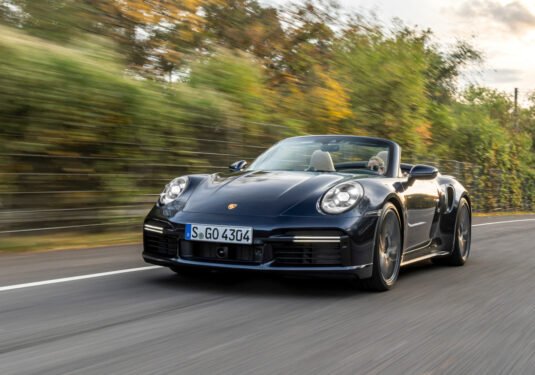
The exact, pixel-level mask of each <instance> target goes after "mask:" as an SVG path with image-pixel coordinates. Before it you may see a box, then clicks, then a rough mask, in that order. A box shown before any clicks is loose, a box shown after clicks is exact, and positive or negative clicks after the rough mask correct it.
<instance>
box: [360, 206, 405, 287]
mask: <svg viewBox="0 0 535 375" xmlns="http://www.w3.org/2000/svg"><path fill="white" fill-rule="evenodd" d="M377 225H378V227H377V231H376V234H375V249H374V254H373V271H372V277H371V278H369V279H366V280H362V281H361V286H362V287H364V288H365V289H368V290H374V291H377V292H384V291H386V290H389V289H390V288H392V287H393V286H394V284H395V283H396V280H397V279H398V276H399V269H400V265H401V251H402V246H403V245H402V235H401V224H400V219H399V214H398V212H397V210H396V207H395V206H394V205H393V204H391V203H387V204H386V205H385V206H384V208H383V211H382V215H381V217H380V219H379V222H378V224H377Z"/></svg>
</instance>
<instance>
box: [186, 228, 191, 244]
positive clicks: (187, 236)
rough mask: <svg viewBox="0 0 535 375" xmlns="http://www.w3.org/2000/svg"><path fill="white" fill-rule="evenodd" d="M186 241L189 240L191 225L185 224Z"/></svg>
mask: <svg viewBox="0 0 535 375" xmlns="http://www.w3.org/2000/svg"><path fill="white" fill-rule="evenodd" d="M186 240H191V224H186Z"/></svg>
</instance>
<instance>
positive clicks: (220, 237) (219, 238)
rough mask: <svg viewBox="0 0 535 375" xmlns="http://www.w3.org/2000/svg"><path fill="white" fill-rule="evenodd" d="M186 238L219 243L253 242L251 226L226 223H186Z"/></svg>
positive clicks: (248, 243)
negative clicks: (236, 225)
mask: <svg viewBox="0 0 535 375" xmlns="http://www.w3.org/2000/svg"><path fill="white" fill-rule="evenodd" d="M185 238H186V240H189V241H205V242H219V243H237V244H247V245H250V244H252V243H253V228H250V227H233V226H228V225H205V224H186V235H185Z"/></svg>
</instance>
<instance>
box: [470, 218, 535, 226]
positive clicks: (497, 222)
mask: <svg viewBox="0 0 535 375" xmlns="http://www.w3.org/2000/svg"><path fill="white" fill-rule="evenodd" d="M525 221H535V219H522V220H507V221H495V222H492V223H482V224H473V225H472V227H483V226H485V225H497V224H509V223H522V222H525Z"/></svg>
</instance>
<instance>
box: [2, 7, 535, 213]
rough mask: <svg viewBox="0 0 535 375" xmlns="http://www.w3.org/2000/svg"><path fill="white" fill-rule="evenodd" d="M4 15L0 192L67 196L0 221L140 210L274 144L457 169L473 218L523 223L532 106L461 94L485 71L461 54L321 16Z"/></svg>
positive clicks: (533, 190)
mask: <svg viewBox="0 0 535 375" xmlns="http://www.w3.org/2000/svg"><path fill="white" fill-rule="evenodd" d="M6 4H7V3H6V2H3V1H1V0H0V22H2V23H3V24H6V25H9V27H7V26H3V27H0V56H2V64H1V65H0V87H1V88H2V89H1V90H0V123H1V129H0V137H1V138H2V142H0V152H1V155H0V166H1V168H2V171H3V173H4V174H3V175H2V183H1V184H0V190H1V191H2V192H3V193H6V192H8V193H9V192H13V193H15V192H17V191H19V192H26V193H28V192H32V191H35V190H39V189H41V190H47V191H77V192H79V193H76V194H74V193H73V194H57V195H32V199H26V198H25V196H24V195H20V194H12V195H10V194H4V195H2V196H1V197H0V198H1V199H2V200H1V201H0V205H1V206H2V207H7V208H12V209H17V208H28V207H30V206H37V207H40V208H43V207H45V208H46V207H65V208H68V207H72V206H73V205H76V206H80V205H89V206H91V205H93V206H98V205H105V204H109V203H113V204H115V205H125V204H134V203H136V204H137V203H140V202H141V203H144V202H152V201H153V200H154V198H155V197H154V196H153V195H154V194H157V193H158V192H159V190H160V189H161V187H162V185H163V184H164V183H165V182H166V181H167V180H169V179H170V178H171V177H173V176H176V175H179V174H183V173H193V172H199V171H207V170H213V169H221V170H223V169H225V167H226V165H227V164H228V163H230V162H232V161H234V160H237V159H244V158H245V159H251V158H252V157H254V156H256V155H258V153H259V152H261V151H262V150H263V149H264V148H265V147H266V146H268V145H270V144H271V143H273V142H274V141H276V140H278V139H280V138H283V137H286V136H291V135H296V134H303V133H347V134H360V135H371V136H381V137H385V138H391V139H394V140H396V141H397V142H399V143H400V144H401V145H402V147H403V155H404V159H405V160H407V159H408V160H412V161H418V160H423V161H425V160H430V161H431V162H437V163H439V162H438V161H437V159H444V160H458V161H459V162H461V163H464V164H460V163H456V164H455V166H454V167H451V168H450V167H449V166H448V167H447V168H445V169H446V171H447V172H449V173H454V174H456V175H457V176H459V178H460V179H461V180H462V181H463V182H464V183H466V184H467V185H468V186H469V187H470V188H471V190H472V194H473V195H474V198H475V205H476V208H477V209H478V210H496V209H500V208H507V209H524V210H533V209H534V201H535V186H534V184H535V183H534V175H535V172H534V167H535V165H534V163H535V159H534V157H533V156H534V151H535V95H534V97H533V98H532V99H531V102H530V103H534V104H530V105H529V106H528V108H520V109H519V110H518V111H517V112H516V113H515V111H514V108H513V107H514V106H513V103H512V101H511V98H510V97H509V96H508V95H506V94H504V93H501V92H498V91H496V90H490V89H487V88H483V87H469V88H468V89H466V90H464V91H462V92H459V89H458V87H459V86H458V84H457V83H458V82H457V80H458V77H459V76H460V73H461V71H462V69H463V68H464V67H465V66H467V65H469V64H473V63H479V62H480V60H481V56H480V54H479V52H478V51H476V50H475V49H474V48H473V47H471V46H470V45H468V44H466V43H464V42H459V43H458V44H456V45H454V46H453V47H451V48H449V49H443V48H439V47H438V45H437V44H436V43H434V42H433V35H432V33H431V31H429V30H425V31H420V30H418V29H412V28H407V27H405V26H403V25H401V24H399V23H398V24H395V25H394V26H393V27H392V28H391V29H387V28H385V27H383V26H380V25H378V24H377V23H376V22H374V21H373V20H367V19H365V18H364V17H362V16H360V15H352V16H349V17H346V16H342V15H341V14H340V13H341V11H340V9H339V8H338V7H337V6H336V5H333V4H331V2H329V1H305V2H301V3H296V4H294V5H292V6H291V7H288V8H286V9H285V10H277V9H275V8H273V7H267V6H261V5H260V4H259V3H258V2H257V1H256V0H189V1H169V2H146V1H141V0H125V1H116V0H105V1H99V2H95V1H89V0H87V1H86V0H84V1H22V0H10V4H12V5H15V7H13V6H9V7H8V6H6ZM29 155H33V156H29ZM461 165H462V167H460V166H461ZM36 186H38V187H39V188H36ZM96 191H108V192H111V193H110V194H102V193H96ZM150 194H153V195H150ZM51 197H52V198H51ZM97 213H98V211H97ZM123 214H124V213H123ZM102 215H103V216H104V214H102ZM97 216H98V215H97ZM118 216H121V215H118ZM75 219H76V220H81V219H80V217H76V218H75ZM90 219H91V220H93V219H94V220H98V219H99V217H91V218H87V217H86V218H85V219H84V220H90ZM50 220H52V221H53V220H64V219H60V218H51V219H50ZM80 223H86V221H83V220H81V221H80Z"/></svg>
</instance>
